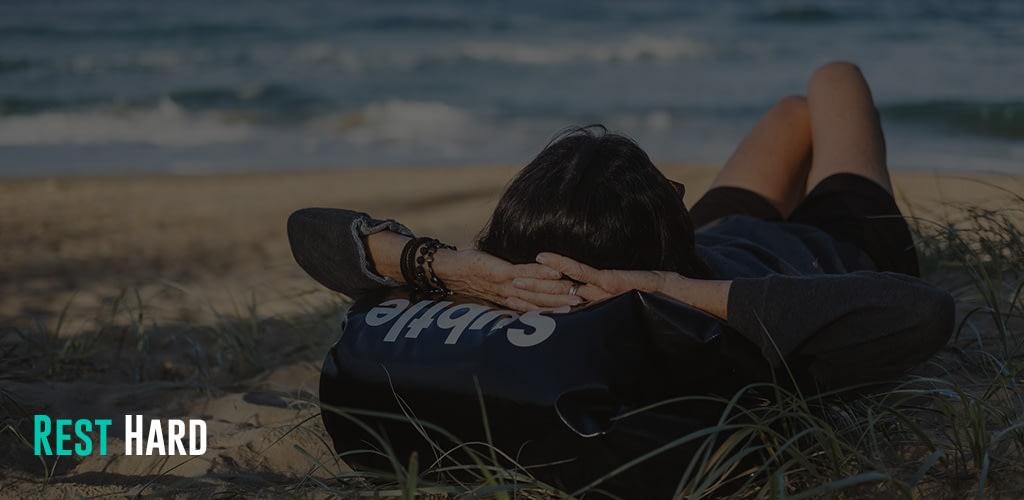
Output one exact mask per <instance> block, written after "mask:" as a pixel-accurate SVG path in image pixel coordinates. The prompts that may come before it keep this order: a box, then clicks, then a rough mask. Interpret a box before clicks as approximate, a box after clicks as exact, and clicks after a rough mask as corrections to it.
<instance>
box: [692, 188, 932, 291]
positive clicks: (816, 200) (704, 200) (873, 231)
mask: <svg viewBox="0 0 1024 500" xmlns="http://www.w3.org/2000/svg"><path fill="white" fill-rule="evenodd" d="M727 215H748V216H751V217H756V218H759V219H763V220H767V221H782V220H783V218H782V214H781V213H779V211H778V210H777V209H776V208H775V207H774V206H772V204H771V203H769V202H768V200H766V199H764V197H762V196H761V195H759V194H757V193H755V192H753V191H750V190H747V189H743V188H737V187H717V188H714V189H711V190H709V191H708V192H707V193H705V194H704V196H702V197H701V198H700V200H697V203H695V204H694V205H693V208H692V209H691V210H690V217H691V218H692V219H693V225H694V227H696V228H698V229H699V228H700V227H701V226H704V225H706V224H709V223H711V222H713V221H714V220H715V219H718V218H720V217H725V216H727ZM785 221H786V222H794V223H798V224H806V225H808V226H814V227H816V228H818V229H821V230H822V231H824V232H826V233H828V234H830V235H831V236H832V237H833V238H835V239H837V240H839V241H843V242H847V243H851V244H853V245H854V246H856V247H857V248H860V249H861V250H863V251H864V253H866V254H867V255H868V257H870V258H871V260H873V261H874V262H875V265H876V266H878V270H880V271H893V272H898V273H904V274H909V275H911V276H919V275H920V270H919V268H918V263H917V252H916V251H915V250H914V240H913V239H912V238H911V236H910V229H909V228H908V227H907V223H906V221H904V220H903V215H902V214H901V213H900V210H899V208H898V207H897V206H896V200H894V199H893V197H892V195H891V194H889V192H888V191H886V190H885V189H884V188H882V186H879V185H878V184H877V183H876V182H874V181H872V180H870V179H868V178H866V177H863V176H860V175H856V174H847V173H843V174H835V175H832V176H829V177H827V178H825V179H824V180H822V181H821V182H820V183H818V185H817V186H815V187H814V189H813V190H811V192H810V193H808V194H807V197H806V198H804V200H803V201H802V202H800V205H798V206H797V207H796V209H795V210H793V213H792V214H790V215H789V218H788V219H785Z"/></svg>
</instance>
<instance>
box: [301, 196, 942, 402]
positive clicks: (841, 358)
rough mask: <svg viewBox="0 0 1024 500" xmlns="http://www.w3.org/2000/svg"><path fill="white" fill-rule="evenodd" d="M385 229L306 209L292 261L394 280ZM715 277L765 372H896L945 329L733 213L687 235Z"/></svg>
mask: <svg viewBox="0 0 1024 500" xmlns="http://www.w3.org/2000/svg"><path fill="white" fill-rule="evenodd" d="M383 230H390V231H394V232H398V233H401V234H405V235H411V234H412V233H411V232H410V231H409V230H408V229H407V228H405V226H402V225H401V224H398V223H397V222H394V221H390V220H389V221H378V220H375V219H373V218H371V217H370V216H368V215H366V214H363V213H360V212H353V211H348V210H341V209H326V208H309V209H303V210H299V211H297V212H295V213H294V214H292V216H291V217H290V218H289V220H288V237H289V240H290V242H291V245H292V252H293V254H294V256H295V260H296V261H297V262H298V263H299V265H300V266H302V267H303V269H305V270H306V271H307V272H309V274H310V275H311V276H313V277H314V278H316V279H317V280H318V281H319V282H320V283H321V284H323V285H324V286H326V287H328V288H330V289H332V290H335V291H338V292H341V293H344V294H346V295H349V296H351V297H354V298H357V297H359V296H361V295H363V294H366V293H368V292H371V291H374V290H378V289H380V287H383V286H399V285H400V283H398V282H396V281H394V280H391V279H389V278H385V277H382V276H379V275H377V274H376V273H375V272H374V271H373V266H372V262H371V261H370V259H369V257H368V255H367V252H366V248H365V244H364V241H363V238H364V237H365V236H367V235H369V234H372V233H375V232H378V231H383ZM696 241H697V252H698V255H700V256H701V257H702V258H703V259H704V260H705V262H706V263H707V264H708V267H709V268H710V269H711V271H712V273H713V274H714V278H715V279H725V280H732V286H731V288H730V292H729V299H728V300H729V302H728V311H729V317H728V318H727V322H728V326H729V327H730V328H731V329H733V330H735V331H736V332H738V334H739V335H741V336H742V337H743V338H745V339H746V340H748V341H749V342H750V343H752V344H753V345H754V346H755V347H756V349H757V350H758V351H759V352H760V354H761V356H762V357H763V358H764V359H766V360H767V361H768V363H769V364H770V366H771V367H773V368H778V367H780V366H781V365H782V364H783V361H787V362H788V361H791V360H799V361H800V362H802V363H803V362H806V364H805V366H803V369H805V370H807V371H808V373H809V374H810V375H811V376H813V377H814V378H815V380H818V381H821V382H822V383H824V384H826V385H839V384H842V385H848V384H851V383H857V382H860V381H869V380H876V379H879V378H885V377H889V376H892V375H896V374H899V373H901V372H903V371H904V370H906V369H907V368H909V367H912V366H914V365H916V364H918V363H920V362H922V361H924V360H925V359H927V358H928V357H930V356H931V355H932V354H934V353H935V352H936V351H937V350H938V349H940V348H941V347H942V346H943V345H945V343H946V340H947V339H948V338H949V336H950V334H951V333H952V328H953V320H954V304H953V299H952V297H951V296H950V295H949V294H948V293H946V292H945V291H942V290H940V289H938V288H936V287H934V286H933V285H931V284H929V283H927V282H925V281H923V280H920V279H918V278H914V277H911V276H908V275H904V274H899V273H888V272H878V271H875V270H874V265H873V264H872V263H871V261H870V259H868V258H867V257H866V256H865V255H864V254H863V253H862V252H860V251H859V250H857V249H856V248H853V247H851V246H849V245H846V244H843V243H841V242H838V241H836V240H835V239H833V238H832V237H831V236H829V235H828V234H827V233H824V232H822V231H820V230H818V229H816V228H813V227H811V226H805V225H801V224H791V223H784V222H765V221H762V220H758V219H754V218H750V217H745V216H732V217H726V218H723V219H719V220H718V221H716V222H715V223H713V224H711V225H709V226H705V227H704V228H702V229H701V230H700V231H698V232H697V240H696Z"/></svg>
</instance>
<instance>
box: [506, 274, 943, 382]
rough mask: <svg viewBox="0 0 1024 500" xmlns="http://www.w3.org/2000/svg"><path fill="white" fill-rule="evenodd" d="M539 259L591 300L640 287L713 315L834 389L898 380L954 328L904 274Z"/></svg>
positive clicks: (933, 291)
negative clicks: (747, 273)
mask: <svg viewBox="0 0 1024 500" xmlns="http://www.w3.org/2000/svg"><path fill="white" fill-rule="evenodd" d="M537 260H538V262H540V263H543V264H545V265H548V266H550V267H551V268H553V269H556V270H559V271H560V272H562V273H563V274H565V275H566V276H568V277H570V278H572V279H573V280H575V281H578V282H582V283H584V284H583V285H582V286H579V288H578V294H579V295H580V296H582V297H584V298H586V299H587V300H600V299H603V298H606V297H608V296H611V295H618V294H620V293H624V292H627V291H629V290H641V291H645V292H649V293H657V294H661V295H664V296H666V297H669V298H671V299H674V300H676V301H678V302H680V303H682V304H685V305H688V306H690V307H694V308H697V309H700V310H702V311H704V312H707V313H709V314H711V315H714V316H716V317H718V318H719V319H721V320H725V321H726V323H727V324H728V325H729V326H730V327H731V328H733V329H734V330H735V331H736V332H738V333H739V334H740V335H741V336H743V337H744V338H745V339H747V340H748V341H749V342H751V343H752V344H754V345H755V346H757V348H758V350H759V351H760V352H761V355H762V356H763V357H764V358H765V359H766V360H767V361H768V362H769V363H770V364H771V366H773V367H780V366H782V365H783V363H787V362H799V363H801V364H802V366H804V367H805V368H806V370H807V371H808V372H809V373H810V374H811V375H812V376H813V377H814V378H815V380H817V381H819V382H821V383H823V384H824V385H829V386H840V385H849V384H852V383H858V382H865V381H869V380H877V379H879V378H883V377H887V376H892V375H896V374H898V373H901V372H903V371H905V370H906V369H908V368H910V367H912V366H914V365H916V364H918V363H920V362H922V361H924V360H925V359H927V358H928V357H930V356H931V355H932V354H934V353H935V352H936V351H938V350H939V349H940V348H942V346H943V345H945V343H946V341H947V340H948V339H949V336H950V335H951V334H952V329H953V320H954V315H955V307H954V303H953V298H952V297H951V296H950V295H949V294H948V293H946V292H945V291H942V290H940V289H938V288H936V287H934V286H932V285H930V284H929V283H927V282H925V281H923V280H921V279H918V278H914V277H911V276H907V275H904V274H898V273H883V272H870V271H861V272H855V273H849V274H818V275H805V276H788V275H770V276H766V277H760V278H737V279H735V280H732V281H714V280H697V279H689V278H686V277H683V276H680V275H679V274H676V273H672V272H664V271H615V270H597V269H594V268H592V267H589V266H586V265H584V264H581V263H579V262H576V261H573V260H572V259H568V258H566V257H562V256H559V255H554V254H541V255H539V256H538V258H537ZM514 284H515V285H516V286H519V287H522V288H526V289H531V290H534V291H543V290H548V291H555V290H557V289H560V288H565V287H569V286H571V283H565V282H561V283H559V282H554V281H542V280H530V279H519V280H516V282H515V283H514Z"/></svg>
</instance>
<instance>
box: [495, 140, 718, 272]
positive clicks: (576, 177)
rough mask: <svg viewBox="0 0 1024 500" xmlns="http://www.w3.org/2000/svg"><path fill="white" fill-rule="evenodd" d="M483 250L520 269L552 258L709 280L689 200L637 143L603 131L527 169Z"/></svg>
mask: <svg viewBox="0 0 1024 500" xmlns="http://www.w3.org/2000/svg"><path fill="white" fill-rule="evenodd" d="M680 187H681V185H680ZM477 248H479V249H480V250H483V251H485V252H488V253H490V254H492V255H496V256H498V257H501V258H503V259H505V260H507V261H509V262H512V263H516V264H522V263H527V262H533V261H534V258H535V257H536V256H537V254H538V253H540V252H542V251H549V252H555V253H559V254H562V255H565V256H567V257H571V258H573V259H576V260H578V261H580V262H583V263H585V264H588V265H591V266H594V267H596V268H599V269H651V270H666V271H676V272H679V273H681V274H683V275H686V276H690V277H701V278H703V277H708V275H709V274H710V273H709V272H708V269H707V266H706V265H705V264H704V263H703V262H702V261H701V260H700V259H699V258H698V257H697V255H696V251H695V248H694V234H693V223H692V222H691V221H690V216H689V213H688V212H687V211H686V207H685V206H684V205H683V201H682V193H681V192H679V191H677V188H676V187H674V186H673V183H671V182H670V181H669V180H668V179H666V178H665V176H664V175H663V174H662V173H661V172H660V171H659V170H658V169H657V167H655V166H654V164H653V163H652V162H651V160H650V158H648V156H647V153H645V152H644V151H643V149H641V148H640V146H638V145H637V144H636V143H635V142H633V140H632V139H629V138H627V137H624V136H622V135H618V134H613V133H609V132H608V131H607V129H605V127H604V126H601V125H591V126H588V127H582V128H576V129H572V130H569V131H566V132H563V133H561V134H559V135H558V136H557V137H556V138H555V139H554V140H553V141H552V142H551V143H549V144H548V145H547V146H546V147H545V148H544V150H543V151H541V152H540V154H538V155H537V157H536V158H534V160H533V161H531V162H530V164H529V165H527V166H526V167H525V168H523V170H522V171H520V172H519V174H518V175H517V176H516V178H515V179H514V180H513V181H512V182H511V183H510V184H509V186H508V187H507V188H506V189H505V193H504V194H503V195H502V197H501V200H500V201H498V206H497V207H496V208H495V209H494V214H493V215H492V216H491V220H490V222H488V224H487V226H486V227H484V229H483V231H482V232H481V233H480V235H479V237H478V238H477Z"/></svg>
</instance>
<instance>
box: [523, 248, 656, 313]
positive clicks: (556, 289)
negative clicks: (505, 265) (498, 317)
mask: <svg viewBox="0 0 1024 500" xmlns="http://www.w3.org/2000/svg"><path fill="white" fill-rule="evenodd" d="M537 262H538V263H539V264H542V265H543V266H545V267H547V268H550V269H552V270H554V271H557V272H558V274H560V275H561V276H564V277H566V278H569V279H568V280H566V279H552V278H534V277H520V278H517V279H515V280H514V281H513V283H512V284H513V286H514V287H515V288H517V289H519V290H522V291H528V292H531V293H533V294H534V296H539V295H552V296H559V297H562V296H567V295H568V296H571V295H572V292H573V289H574V288H575V290H576V292H575V295H576V296H577V297H580V298H582V299H583V300H585V301H598V300H603V299H606V298H608V297H613V296H615V295H619V294H622V293H625V292H628V291H630V290H640V291H644V292H650V293H658V292H660V291H661V290H662V288H663V286H664V283H665V279H666V273H664V272H661V271H622V270H612V269H595V268H593V267H590V266H588V265H586V264H583V263H581V262H577V261H575V260H573V259H570V258H569V257H564V256H561V255H558V254H553V253H548V252H544V253H541V254H540V255H538V256H537ZM570 280H571V281H570Z"/></svg>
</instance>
